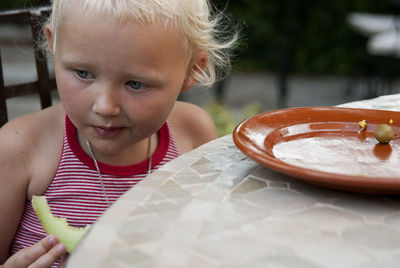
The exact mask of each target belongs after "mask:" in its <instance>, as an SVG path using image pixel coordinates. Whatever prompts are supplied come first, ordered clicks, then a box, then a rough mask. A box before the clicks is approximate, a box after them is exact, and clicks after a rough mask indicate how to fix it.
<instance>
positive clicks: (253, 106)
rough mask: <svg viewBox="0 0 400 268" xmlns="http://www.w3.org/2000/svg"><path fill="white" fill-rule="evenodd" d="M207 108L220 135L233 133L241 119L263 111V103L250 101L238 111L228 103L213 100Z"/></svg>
mask: <svg viewBox="0 0 400 268" xmlns="http://www.w3.org/2000/svg"><path fill="white" fill-rule="evenodd" d="M205 108H206V110H207V112H208V113H209V114H210V116H211V117H212V119H213V121H214V123H215V126H216V127H217V131H218V135H219V136H220V137H222V136H225V135H227V134H232V132H233V130H234V129H235V127H236V126H237V125H238V124H239V123H240V122H241V121H243V120H245V119H247V118H250V117H252V116H254V115H257V114H259V113H261V105H260V103H257V102H254V103H249V104H248V105H246V106H245V107H244V108H243V109H241V110H237V111H232V110H231V109H229V108H228V107H227V106H226V105H224V104H221V103H218V102H211V103H209V104H208V105H207V106H206V107H205Z"/></svg>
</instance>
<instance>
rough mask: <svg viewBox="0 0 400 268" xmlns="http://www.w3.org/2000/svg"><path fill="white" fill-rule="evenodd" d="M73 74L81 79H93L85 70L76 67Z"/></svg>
mask: <svg viewBox="0 0 400 268" xmlns="http://www.w3.org/2000/svg"><path fill="white" fill-rule="evenodd" d="M74 72H75V74H76V75H77V76H78V77H79V78H81V79H93V78H94V76H93V75H92V74H91V73H90V72H87V71H84V70H79V69H76V70H74Z"/></svg>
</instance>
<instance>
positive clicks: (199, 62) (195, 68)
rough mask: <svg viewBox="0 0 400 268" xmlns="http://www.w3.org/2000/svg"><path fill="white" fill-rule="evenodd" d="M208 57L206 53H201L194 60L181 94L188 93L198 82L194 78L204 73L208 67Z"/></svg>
mask: <svg viewBox="0 0 400 268" xmlns="http://www.w3.org/2000/svg"><path fill="white" fill-rule="evenodd" d="M207 63H208V55H207V53H206V52H204V51H202V52H199V53H198V54H197V55H196V57H195V58H194V60H193V61H192V62H191V63H190V65H189V68H188V72H187V75H186V78H185V80H184V81H183V85H182V89H181V92H185V91H188V90H189V89H190V88H191V87H193V86H194V85H195V84H196V83H197V82H198V81H197V80H196V79H195V78H194V77H193V74H194V73H199V72H201V71H204V70H205V69H206V67H207Z"/></svg>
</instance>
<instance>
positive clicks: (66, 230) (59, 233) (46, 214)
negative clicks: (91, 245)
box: [32, 196, 90, 253]
mask: <svg viewBox="0 0 400 268" xmlns="http://www.w3.org/2000/svg"><path fill="white" fill-rule="evenodd" d="M32 206H33V208H34V209H35V212H36V215H37V216H38V218H39V220H40V222H41V224H42V226H43V228H44V230H45V231H46V233H47V234H49V235H55V236H56V237H57V238H58V240H59V241H60V242H61V243H62V244H64V245H65V246H66V248H67V251H68V252H69V253H72V252H73V251H74V249H75V247H76V245H77V244H78V243H79V241H80V240H81V239H82V237H83V236H84V235H85V233H86V232H87V231H88V230H89V228H90V225H87V226H86V227H83V228H77V227H72V226H70V225H69V224H68V222H67V219H65V218H59V217H56V216H54V215H53V214H52V213H51V210H50V207H49V204H48V203H47V199H46V197H45V196H33V197H32Z"/></svg>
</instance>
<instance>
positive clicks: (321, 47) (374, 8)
mask: <svg viewBox="0 0 400 268" xmlns="http://www.w3.org/2000/svg"><path fill="white" fill-rule="evenodd" d="M395 1H396V0H379V1H376V0H352V1H349V0H330V1H323V0H307V1H306V0H287V1H280V0H230V1H229V0H228V2H227V1H226V0H214V2H215V4H216V6H217V7H219V8H221V7H224V4H226V3H228V6H227V9H228V11H230V13H231V15H232V17H234V18H235V19H236V20H237V21H238V23H239V24H240V25H242V29H243V31H242V37H243V38H244V43H245V46H244V49H242V51H241V53H240V56H239V57H238V59H237V60H236V63H237V66H236V68H238V69H239V70H268V71H278V72H286V73H288V72H295V73H310V74H319V73H323V74H344V75H349V74H351V75H364V74H368V73H370V72H371V70H370V69H371V65H374V64H375V62H376V57H375V58H373V57H371V55H368V53H367V51H366V42H367V38H366V37H364V36H362V35H361V34H359V33H357V32H355V31H354V30H353V29H351V28H350V26H349V24H348V21H347V16H348V15H349V13H351V12H368V13H374V14H375V13H376V14H388V15H395V14H396V13H397V12H398V11H399V6H396V2H395Z"/></svg>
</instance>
